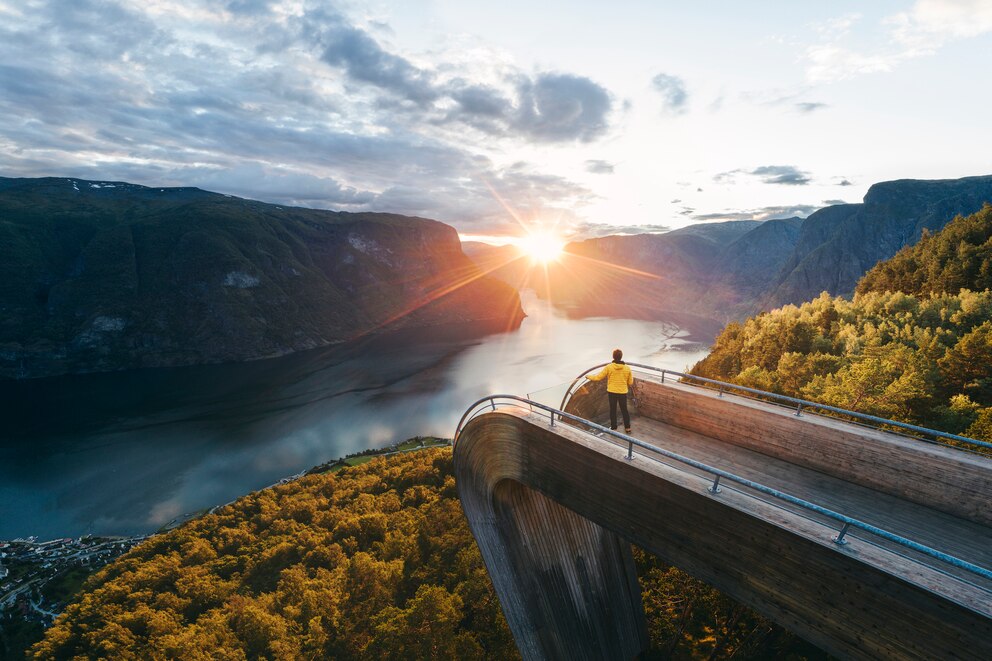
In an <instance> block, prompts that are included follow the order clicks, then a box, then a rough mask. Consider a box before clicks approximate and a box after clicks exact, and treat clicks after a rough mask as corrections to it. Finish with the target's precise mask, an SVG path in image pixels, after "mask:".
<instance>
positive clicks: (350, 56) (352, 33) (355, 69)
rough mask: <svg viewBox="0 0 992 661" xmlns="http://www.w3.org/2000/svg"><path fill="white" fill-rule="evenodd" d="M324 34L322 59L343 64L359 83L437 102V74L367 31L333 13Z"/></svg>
mask: <svg viewBox="0 0 992 661" xmlns="http://www.w3.org/2000/svg"><path fill="white" fill-rule="evenodd" d="M328 23H329V24H328V25H327V26H326V28H325V29H324V31H323V33H322V34H321V37H320V39H321V42H322V44H323V46H324V52H323V53H322V54H321V59H322V60H323V61H324V62H326V63H328V64H330V65H334V66H340V67H342V68H343V69H344V70H345V72H346V73H347V74H348V76H349V77H350V78H351V79H352V80H354V81H357V82H362V83H368V84H370V85H374V86H376V87H379V88H382V89H384V90H388V91H390V92H393V93H395V94H397V95H399V96H401V97H403V98H405V99H409V100H410V101H413V102H414V103H416V104H418V105H426V104H429V103H431V102H433V101H436V100H437V99H438V97H439V96H440V95H441V92H440V91H439V90H438V89H437V88H436V85H435V82H434V76H433V74H431V73H430V72H428V71H424V70H422V69H420V68H418V67H416V66H414V65H413V64H411V63H410V62H409V61H408V60H406V59H405V58H403V57H400V56H398V55H394V54H392V53H389V52H387V51H385V50H384V49H383V48H382V47H380V46H379V43H378V42H377V41H376V40H375V39H374V38H372V36H370V35H369V34H368V33H367V32H365V31H364V30H360V29H358V28H356V27H354V26H352V25H349V24H346V23H345V22H344V20H343V19H342V18H341V17H340V16H332V17H330V19H329V20H328Z"/></svg>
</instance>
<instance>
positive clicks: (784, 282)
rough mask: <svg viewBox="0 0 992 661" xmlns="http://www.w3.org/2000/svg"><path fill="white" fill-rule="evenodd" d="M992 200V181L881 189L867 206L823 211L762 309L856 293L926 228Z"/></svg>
mask: <svg viewBox="0 0 992 661" xmlns="http://www.w3.org/2000/svg"><path fill="white" fill-rule="evenodd" d="M989 201H992V176H985V177H966V178H964V179H948V180H936V181H918V180H913V179H903V180H899V181H887V182H883V183H880V184H875V185H874V186H872V187H871V188H870V189H868V193H867V194H866V195H865V199H864V203H863V204H844V205H838V206H833V207H827V208H826V209H821V210H820V211H817V212H815V213H813V214H811V215H810V216H809V218H807V219H806V221H805V222H804V223H803V226H802V231H801V233H800V236H799V240H798V241H797V243H796V249H795V251H794V253H793V254H792V256H791V257H790V259H789V261H788V262H787V263H786V265H785V266H784V267H783V269H782V270H781V272H780V273H779V274H778V277H777V278H776V280H777V282H776V284H775V287H774V289H772V290H770V291H769V292H768V293H767V295H766V297H765V298H764V299H763V300H762V301H761V303H762V304H763V305H762V307H776V306H779V305H782V304H785V303H799V302H801V301H805V300H809V299H812V298H815V297H816V296H817V295H818V294H819V293H820V292H821V291H829V292H830V293H831V294H840V295H848V294H851V293H853V291H854V286H855V284H857V281H858V278H860V277H861V276H862V275H864V274H865V272H866V271H868V269H870V268H872V267H873V266H874V265H875V264H877V263H878V262H880V261H882V260H884V259H888V258H889V257H892V256H893V255H894V254H896V252H898V251H899V249H900V248H902V247H903V246H906V245H911V244H913V243H916V242H917V241H918V240H919V238H920V235H921V233H922V232H923V230H924V229H928V230H931V231H936V230H939V229H941V228H943V227H944V226H945V225H946V224H947V223H949V222H950V221H951V220H953V219H954V217H955V216H958V215H965V216H966V215H969V214H972V213H974V212H976V211H978V210H979V209H981V208H982V204H984V203H985V202H989Z"/></svg>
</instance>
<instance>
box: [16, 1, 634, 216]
mask: <svg viewBox="0 0 992 661" xmlns="http://www.w3.org/2000/svg"><path fill="white" fill-rule="evenodd" d="M0 17H2V18H3V20H0V90H2V92H3V93H2V94H0V113H2V115H3V116H4V117H5V118H6V119H5V121H4V122H2V123H0V169H2V170H3V172H4V174H13V175H15V176H42V175H63V176H72V177H80V178H91V179H118V180H128V181H133V182H136V183H143V184H148V185H153V186H154V185H197V186H201V187H205V188H210V189H213V190H218V191H221V192H225V193H231V194H235V195H244V196H249V197H255V198H261V199H264V200H267V201H272V202H279V203H286V204H302V205H306V206H315V207H332V208H342V209H348V210H366V209H375V210H383V211H398V212H403V213H410V214H418V215H426V216H431V217H435V218H438V219H440V220H444V221H446V222H452V223H457V224H458V225H459V226H462V227H468V226H472V225H483V224H484V225H487V226H488V227H490V228H491V227H493V226H494V224H495V225H499V224H500V223H506V222H507V220H506V218H507V213H506V210H505V209H504V208H503V207H502V206H501V204H500V203H499V201H498V200H497V199H496V197H494V195H493V193H492V191H493V190H496V191H498V192H499V194H500V195H501V196H503V197H504V198H505V199H510V200H513V201H514V204H515V205H519V206H520V207H521V208H522V209H524V210H526V209H531V208H533V209H537V208H548V209H555V208H574V207H576V206H581V205H582V204H584V203H585V202H586V201H588V200H589V199H590V198H591V196H592V194H591V193H590V191H589V190H588V189H586V188H585V187H583V186H581V185H579V184H577V183H575V182H571V181H569V180H567V179H564V178H561V177H557V176H552V175H547V174H545V173H542V172H540V171H539V170H538V169H537V168H536V167H534V166H531V165H528V164H519V163H518V164H512V165H505V164H499V163H497V162H495V161H494V160H493V158H492V155H493V153H494V150H496V151H497V152H498V151H499V150H503V151H506V150H512V148H513V147H514V145H519V144H525V143H535V142H536V143H542V144H548V145H556V144H562V145H565V144H582V143H590V142H593V141H595V140H597V139H599V138H600V137H602V136H604V135H605V134H606V133H607V132H608V131H609V129H610V121H611V116H612V114H613V111H614V105H615V103H614V100H613V96H612V95H611V93H610V92H609V91H608V90H607V89H606V88H605V87H603V86H602V85H600V84H598V83H596V82H595V81H593V80H591V79H589V78H587V77H584V76H581V75H578V74H575V73H570V72H562V71H537V72H526V71H523V70H520V69H518V68H515V67H513V66H512V65H510V64H506V63H494V62H492V61H489V60H486V59H484V58H476V59H471V58H466V57H462V56H461V54H459V53H445V52H443V51H442V52H431V53H428V54H410V53H404V52H401V51H400V50H398V49H396V48H394V47H391V46H390V45H389V44H388V42H387V41H386V39H385V38H384V37H383V35H388V34H389V29H388V26H383V25H381V24H376V23H367V24H362V23H360V22H359V21H357V20H354V19H352V18H351V17H349V16H348V15H347V14H345V13H343V12H341V11H338V10H337V9H334V8H333V7H331V6H329V5H328V4H327V3H325V2H316V1H311V0H304V2H288V1H279V0H271V1H265V0H231V1H229V2H216V1H213V0H201V1H196V0H191V1H189V2H182V3H175V2H173V1H172V0H147V1H146V2H138V1H137V0H72V1H70V0H38V2H32V3H25V4H23V5H20V4H17V5H13V6H11V5H7V4H2V3H0ZM604 167H605V166H604Z"/></svg>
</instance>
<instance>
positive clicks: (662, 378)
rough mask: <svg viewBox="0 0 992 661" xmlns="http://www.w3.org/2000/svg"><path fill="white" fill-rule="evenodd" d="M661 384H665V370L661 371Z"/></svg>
mask: <svg viewBox="0 0 992 661" xmlns="http://www.w3.org/2000/svg"><path fill="white" fill-rule="evenodd" d="M661 382H662V383H664V382H665V370H661Z"/></svg>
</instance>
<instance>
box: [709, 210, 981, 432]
mask: <svg viewBox="0 0 992 661" xmlns="http://www.w3.org/2000/svg"><path fill="white" fill-rule="evenodd" d="M990 287H992V206H985V207H984V208H983V209H982V210H981V211H979V212H978V213H975V214H973V215H971V216H967V217H959V218H956V219H955V220H953V221H952V222H951V223H950V224H948V225H947V226H946V227H945V228H944V229H943V230H941V231H940V232H938V233H936V234H933V235H929V234H927V235H924V238H923V239H922V240H921V241H920V242H918V243H917V244H916V245H914V246H912V247H907V248H904V249H902V250H901V251H899V252H898V253H897V254H896V255H895V256H894V257H892V258H891V259H889V260H886V261H883V262H880V263H879V264H877V265H876V266H875V267H874V268H872V269H871V270H870V271H869V272H868V273H867V274H866V275H865V276H864V277H863V278H862V279H861V280H860V281H859V283H858V285H857V293H856V294H855V296H854V298H853V300H847V299H844V298H840V297H830V296H827V295H820V296H818V297H817V298H815V299H813V300H811V301H809V302H805V303H802V304H801V305H800V306H798V307H796V306H794V305H789V306H785V307H782V308H778V309H775V310H772V311H771V312H767V313H762V314H759V315H757V316H754V317H751V318H749V319H747V320H746V321H744V322H743V323H732V324H729V325H728V326H727V327H726V328H725V329H724V330H723V332H721V333H720V335H719V336H718V337H717V339H716V342H715V343H714V346H713V350H712V351H711V353H710V354H709V355H708V356H707V357H706V358H705V359H703V360H702V361H700V362H699V363H697V364H696V366H695V367H694V368H693V373H694V374H698V375H700V376H705V377H710V378H715V379H720V380H723V381H733V382H735V383H738V384H740V385H744V386H750V387H756V388H760V389H763V390H770V391H773V392H779V393H783V394H786V395H791V396H796V397H803V398H806V399H810V400H813V401H817V402H823V403H826V404H831V405H834V406H839V407H842V408H850V409H853V410H858V411H863V412H867V413H871V414H874V415H879V416H883V417H889V418H893V419H896V420H903V421H906V422H911V423H915V424H921V425H924V426H927V427H933V428H936V429H942V430H944V431H948V432H951V433H955V434H965V435H966V436H970V437H973V438H978V439H981V440H984V441H992V373H990V369H989V365H990V363H992V291H990Z"/></svg>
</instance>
